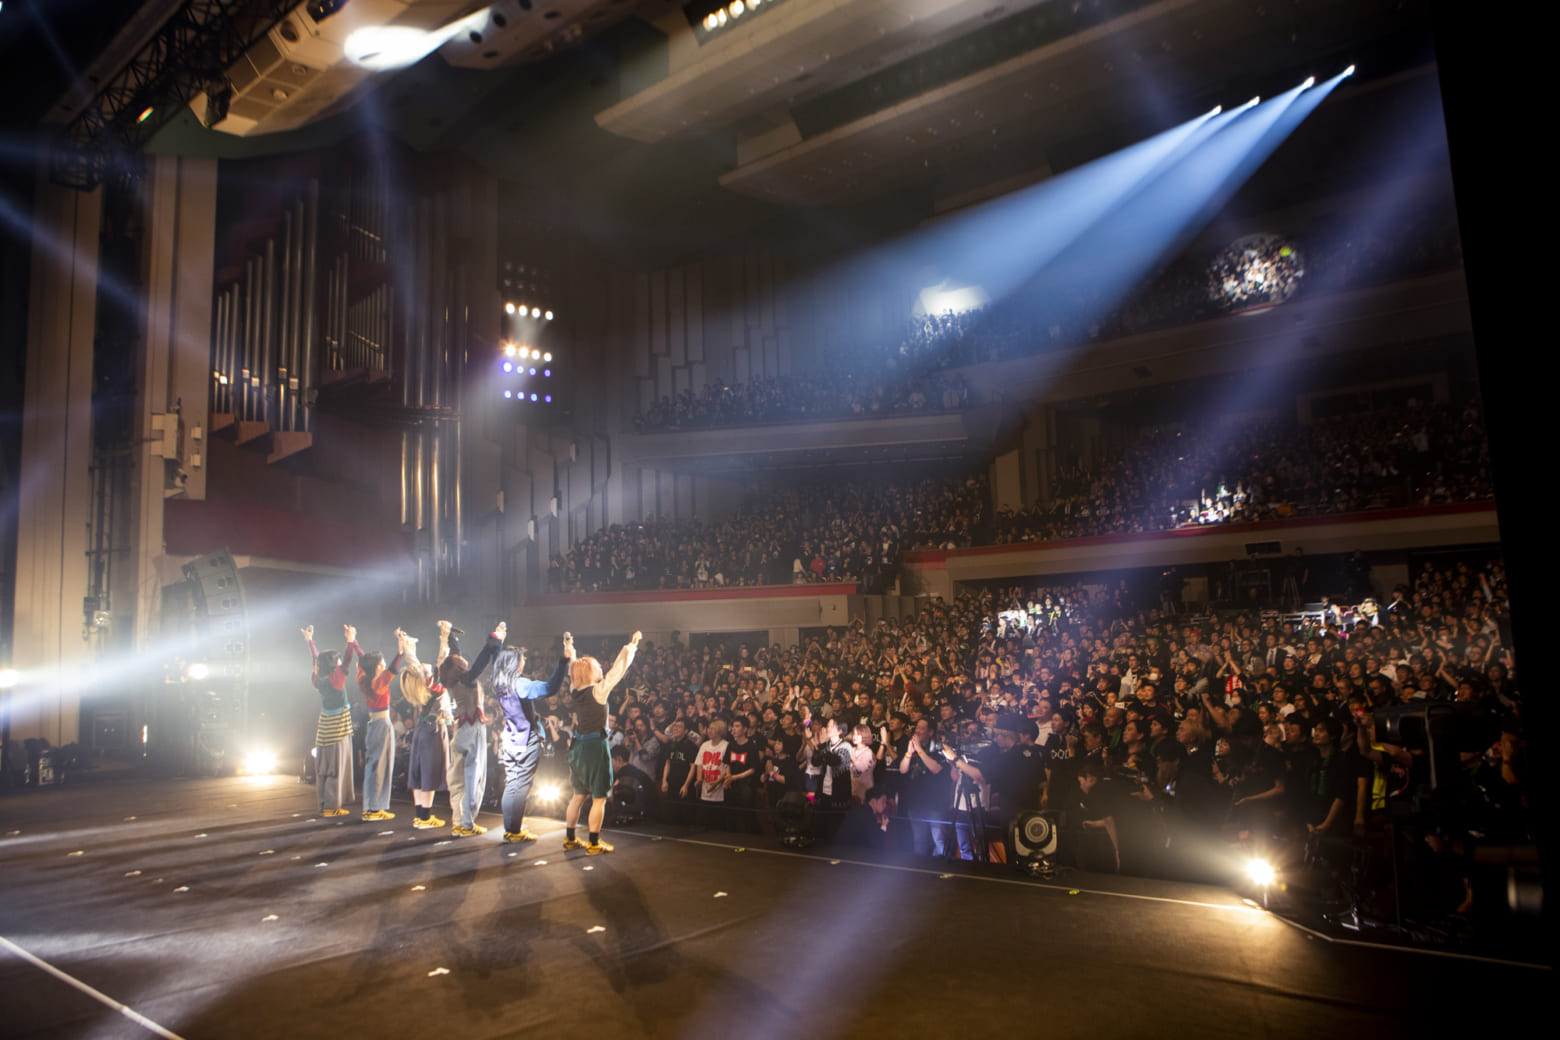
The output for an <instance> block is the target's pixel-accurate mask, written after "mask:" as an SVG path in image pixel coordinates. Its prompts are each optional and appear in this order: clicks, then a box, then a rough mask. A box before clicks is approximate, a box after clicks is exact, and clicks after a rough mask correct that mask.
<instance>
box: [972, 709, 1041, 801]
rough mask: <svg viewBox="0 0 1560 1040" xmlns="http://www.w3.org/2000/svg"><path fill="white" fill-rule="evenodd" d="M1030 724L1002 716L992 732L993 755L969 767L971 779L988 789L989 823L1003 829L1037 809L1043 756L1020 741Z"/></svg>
mask: <svg viewBox="0 0 1560 1040" xmlns="http://www.w3.org/2000/svg"><path fill="white" fill-rule="evenodd" d="M1033 726H1034V723H1033V722H1031V721H1029V720H1028V719H1026V718H1024V717H1023V716H1021V715H1016V714H1014V713H1012V712H1005V713H1003V714H1001V715H998V716H997V721H996V725H995V726H994V727H993V728H992V737H991V739H992V743H994V744H995V745H996V749H995V753H993V754H991V755H988V756H987V757H986V759H985V760H984V761H982V762H981V763H980V764H979V765H977V766H974V767H972V769H973V774H974V776H975V777H976V778H977V779H978V780H980V781H983V782H985V783H987V784H989V785H990V786H991V812H992V819H991V822H992V823H994V824H998V825H1005V824H1006V823H1007V821H1009V820H1011V819H1012V818H1013V817H1014V816H1015V815H1016V814H1018V813H1020V812H1024V811H1026V810H1030V809H1038V808H1040V786H1041V784H1043V783H1044V782H1045V755H1044V754H1043V753H1042V752H1041V750H1040V749H1039V748H1037V747H1035V746H1034V745H1032V744H1025V743H1023V741H1022V734H1023V732H1024V730H1025V729H1028V728H1032V727H1033Z"/></svg>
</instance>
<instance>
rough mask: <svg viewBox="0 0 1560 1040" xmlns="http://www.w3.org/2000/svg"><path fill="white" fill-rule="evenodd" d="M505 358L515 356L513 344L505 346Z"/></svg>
mask: <svg viewBox="0 0 1560 1040" xmlns="http://www.w3.org/2000/svg"><path fill="white" fill-rule="evenodd" d="M504 356H505V357H514V356H515V345H514V344H513V343H505V344H504Z"/></svg>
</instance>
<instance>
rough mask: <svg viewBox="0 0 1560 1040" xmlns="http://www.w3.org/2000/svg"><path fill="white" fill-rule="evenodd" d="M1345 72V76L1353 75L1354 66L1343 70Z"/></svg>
mask: <svg viewBox="0 0 1560 1040" xmlns="http://www.w3.org/2000/svg"><path fill="white" fill-rule="evenodd" d="M1343 74H1344V75H1345V76H1352V75H1354V66H1353V65H1350V66H1349V67H1348V68H1346V69H1344V70H1343Z"/></svg>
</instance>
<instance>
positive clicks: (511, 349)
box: [504, 343, 552, 361]
mask: <svg viewBox="0 0 1560 1040" xmlns="http://www.w3.org/2000/svg"><path fill="white" fill-rule="evenodd" d="M504 356H505V357H511V358H512V357H518V358H519V359H520V360H521V361H551V360H552V351H550V350H549V351H547V352H545V353H544V352H542V351H540V350H537V349H536V348H535V347H517V346H515V345H514V344H513V343H505V344H504Z"/></svg>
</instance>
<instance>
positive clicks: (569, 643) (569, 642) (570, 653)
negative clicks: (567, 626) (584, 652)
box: [563, 632, 575, 661]
mask: <svg viewBox="0 0 1560 1040" xmlns="http://www.w3.org/2000/svg"><path fill="white" fill-rule="evenodd" d="M563 656H564V657H565V658H566V659H567V660H570V661H572V660H574V657H575V651H574V637H573V636H572V635H570V634H569V633H567V632H565V633H564V634H563Z"/></svg>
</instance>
